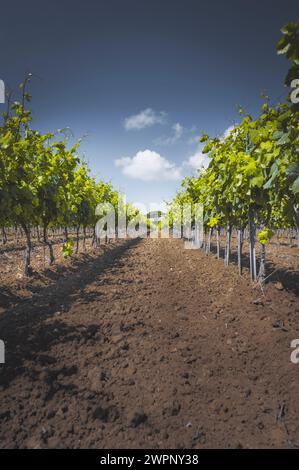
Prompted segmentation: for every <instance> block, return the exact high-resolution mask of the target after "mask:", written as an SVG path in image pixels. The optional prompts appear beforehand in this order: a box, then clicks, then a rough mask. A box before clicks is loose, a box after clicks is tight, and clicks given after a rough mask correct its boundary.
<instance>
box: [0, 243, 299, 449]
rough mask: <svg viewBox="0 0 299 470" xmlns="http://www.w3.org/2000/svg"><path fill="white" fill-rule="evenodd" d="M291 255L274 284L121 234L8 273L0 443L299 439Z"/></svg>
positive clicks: (298, 314)
mask: <svg viewBox="0 0 299 470" xmlns="http://www.w3.org/2000/svg"><path fill="white" fill-rule="evenodd" d="M294 250H295V251H294ZM294 253H295V254H294ZM291 255H292V263H293V266H292V268H293V269H289V270H287V269H284V266H283V265H280V266H279V267H278V268H277V271H276V273H275V276H278V278H277V279H275V278H274V275H273V279H272V280H273V282H270V283H269V284H268V285H267V286H266V288H265V290H264V292H262V291H261V289H260V288H259V287H255V288H254V287H253V286H252V284H251V283H250V281H249V280H248V276H247V274H245V275H244V276H243V277H239V276H238V275H237V273H236V268H235V266H233V265H232V266H230V267H229V268H227V269H226V270H225V269H224V267H223V262H222V261H219V260H216V259H215V258H214V256H213V255H210V256H209V257H207V256H206V255H205V254H204V253H203V252H201V251H199V250H186V249H184V247H183V242H182V241H180V240H171V239H170V240H130V241H129V240H128V241H119V242H114V243H112V244H110V245H107V246H106V247H105V249H104V250H103V253H102V254H101V256H99V254H98V253H95V252H91V253H89V254H88V255H87V254H86V255H81V256H78V257H75V258H74V259H73V260H72V261H67V262H65V263H64V264H60V265H56V266H55V267H54V268H52V269H50V270H48V271H45V272H43V273H41V274H39V275H37V274H36V275H35V276H34V277H33V278H32V279H31V280H29V281H26V280H24V279H23V278H22V276H21V275H20V276H19V278H17V280H14V281H13V282H12V285H11V286H9V285H8V281H7V279H11V278H10V276H11V274H10V272H9V269H8V267H6V268H5V269H7V273H6V272H5V271H3V272H2V273H3V274H2V277H3V276H6V279H2V281H3V282H2V286H3V288H2V293H1V297H0V303H1V304H2V315H1V317H0V338H1V339H3V340H4V341H5V345H6V364H5V365H1V366H0V423H1V426H0V446H1V447H2V448H6V447H21V448H24V447H25V448H47V447H50V448H56V447H63V448H65V447H68V448H77V447H85V448H86V447H87V448H138V447H142V448H204V447H209V448H210V447H221V448H223V447H224V448H227V447H233V448H236V447H244V448H248V447H249V448H261V447H296V446H299V424H298V414H299V380H298V374H299V364H297V365H296V364H292V363H291V361H290V354H291V348H290V342H291V340H293V339H295V338H299V302H298V297H297V296H296V294H297V293H298V292H297V289H298V271H297V272H296V271H295V268H296V267H297V269H298V250H297V249H296V248H293V249H289V250H288V249H287V248H286V249H285V251H283V256H287V257H288V256H291ZM12 256H15V255H12ZM285 259H287V258H283V260H285ZM294 260H295V261H294Z"/></svg>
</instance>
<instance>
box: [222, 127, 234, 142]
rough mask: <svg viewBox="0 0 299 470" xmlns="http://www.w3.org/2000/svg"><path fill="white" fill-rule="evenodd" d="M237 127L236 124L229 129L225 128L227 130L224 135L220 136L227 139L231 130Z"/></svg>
mask: <svg viewBox="0 0 299 470" xmlns="http://www.w3.org/2000/svg"><path fill="white" fill-rule="evenodd" d="M234 128H235V126H229V127H228V128H227V129H225V131H224V132H223V134H222V136H221V137H220V138H221V140H224V139H226V137H228V136H229V134H230V133H231V131H232V130H233V129H234Z"/></svg>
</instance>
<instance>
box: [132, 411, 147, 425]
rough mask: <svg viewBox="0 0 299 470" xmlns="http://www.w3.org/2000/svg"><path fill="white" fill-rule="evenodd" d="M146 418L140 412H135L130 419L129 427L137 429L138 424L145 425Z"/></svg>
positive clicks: (142, 412)
mask: <svg viewBox="0 0 299 470" xmlns="http://www.w3.org/2000/svg"><path fill="white" fill-rule="evenodd" d="M147 420H148V416H147V415H146V414H145V413H144V411H142V410H138V411H135V412H134V413H133V415H132V417H131V419H130V426H131V427H133V428H137V427H138V426H140V424H144V423H146V422H147Z"/></svg>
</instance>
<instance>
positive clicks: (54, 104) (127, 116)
mask: <svg viewBox="0 0 299 470" xmlns="http://www.w3.org/2000/svg"><path fill="white" fill-rule="evenodd" d="M298 10H299V8H298V2H297V0H296V1H294V0H285V1H284V2H273V1H272V0H271V1H270V0H260V1H257V0H252V1H250V2H247V1H240V0H238V1H237V0H227V1H225V2H224V1H220V0H218V1H215V0H214V1H212V0H209V1H207V0H202V1H199V0H197V1H196V0H163V1H162V0H138V1H137V0H109V1H108V0H107V1H101V0H99V1H95V0H93V1H91V0H85V1H84V2H82V1H77V0H73V1H70V0H60V1H56V0H53V1H51V2H40V1H36V0H28V1H26V2H23V1H22V2H21V1H14V2H7V3H6V4H5V5H1V29H0V40H1V45H2V48H1V62H0V79H3V80H4V82H5V84H6V85H9V86H10V87H11V88H14V89H16V90H17V88H18V83H20V82H21V81H22V79H23V77H24V75H25V73H27V72H32V73H33V74H34V78H33V80H32V83H31V88H30V91H31V94H32V95H33V101H32V106H33V110H34V119H35V121H34V123H35V126H36V127H37V128H39V129H41V130H55V129H58V128H64V127H66V126H69V127H70V128H71V129H72V132H73V133H74V135H75V137H76V138H80V137H82V136H85V138H84V140H83V144H82V149H81V151H82V154H84V155H85V156H86V159H87V160H88V162H89V165H90V167H91V170H92V172H93V173H94V174H96V175H97V176H98V177H102V178H105V179H109V180H111V181H112V182H113V184H114V185H115V186H116V188H118V189H120V190H122V191H124V192H125V193H126V194H127V197H128V199H129V200H131V201H140V202H144V203H150V202H152V203H155V202H156V203H159V202H161V201H163V200H164V199H170V198H171V197H172V196H173V195H174V193H175V190H176V189H177V188H178V187H179V182H180V178H181V177H182V176H183V175H186V174H190V172H192V171H194V168H195V167H196V166H197V165H198V164H199V163H200V149H199V148H198V143H197V141H196V137H198V136H199V135H200V133H201V132H203V131H205V132H207V133H209V134H212V135H214V134H222V133H223V132H224V131H225V130H226V129H227V128H228V127H229V126H231V125H232V124H233V123H234V122H236V120H237V119H238V114H237V112H236V106H237V105H238V104H242V105H243V106H244V107H245V109H246V110H247V111H249V112H252V113H256V112H257V110H258V109H259V107H260V105H261V103H262V100H261V97H260V94H261V92H262V91H265V90H266V91H267V93H268V94H269V95H270V97H271V98H272V99H273V100H274V101H276V100H277V99H279V98H282V97H283V96H284V94H285V93H286V90H285V89H284V87H283V80H284V76H285V74H286V70H287V68H288V63H287V61H286V60H285V59H284V58H283V57H279V56H277V55H276V51H275V45H276V42H277V40H278V38H279V37H280V31H279V30H280V27H281V26H283V25H284V24H285V23H286V22H288V21H291V20H293V19H295V18H297V17H298ZM2 106H3V105H0V110H1V107H2ZM190 157H191V158H190Z"/></svg>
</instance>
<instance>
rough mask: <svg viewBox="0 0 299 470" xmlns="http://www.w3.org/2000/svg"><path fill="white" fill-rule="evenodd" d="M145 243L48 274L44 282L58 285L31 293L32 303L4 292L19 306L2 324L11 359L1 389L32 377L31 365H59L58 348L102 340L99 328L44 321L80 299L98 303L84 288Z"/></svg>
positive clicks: (0, 372) (0, 376)
mask: <svg viewBox="0 0 299 470" xmlns="http://www.w3.org/2000/svg"><path fill="white" fill-rule="evenodd" d="M140 241H141V239H131V240H126V241H125V242H124V243H122V244H121V245H117V246H109V245H108V246H107V247H105V249H104V253H102V254H101V255H100V256H99V257H97V258H94V257H92V256H90V255H84V257H83V259H82V258H81V259H80V260H76V261H75V262H74V263H73V264H72V266H70V267H60V269H59V272H53V271H51V270H48V271H46V272H44V273H43V277H44V276H47V277H48V278H49V279H51V280H52V281H53V282H52V283H51V285H49V286H47V287H41V288H36V287H35V288H34V289H32V292H33V297H32V298H30V299H28V300H24V299H23V300H20V299H19V298H17V297H16V296H15V295H11V293H10V292H7V291H6V292H5V293H4V292H3V291H2V293H1V294H2V297H4V294H5V300H6V303H7V306H8V305H9V304H11V303H13V302H16V303H17V305H16V306H15V307H8V308H7V309H6V311H5V312H4V313H3V314H2V316H1V318H0V336H1V339H2V340H3V341H4V343H5V359H6V361H5V364H4V365H0V385H2V386H4V387H7V386H8V385H9V383H10V381H11V380H12V379H14V378H15V377H16V376H18V375H19V374H23V373H24V372H26V373H30V371H26V370H25V368H24V361H26V360H34V361H37V362H38V363H42V362H44V364H47V363H48V364H51V363H53V362H55V358H51V357H50V356H48V355H47V354H46V352H47V351H48V350H49V349H50V348H51V347H52V346H53V345H55V344H57V343H62V342H68V341H72V342H74V341H75V342H78V344H82V342H86V341H94V340H97V341H99V340H101V333H100V332H99V331H100V325H89V326H87V327H86V325H84V324H82V325H77V326H76V327H74V326H70V325H67V324H66V323H65V322H63V321H62V320H57V321H54V322H51V325H47V324H46V323H45V321H46V320H47V318H49V317H51V316H53V315H54V314H55V313H56V312H57V311H60V312H61V313H62V312H67V311H68V310H69V308H70V306H71V305H72V303H73V302H75V301H76V300H77V299H78V298H82V299H83V302H85V301H87V300H94V295H95V294H93V293H92V294H91V293H88V294H86V293H85V292H84V288H85V287H86V286H87V285H88V284H90V283H92V282H94V281H95V279H100V277H101V274H103V273H104V272H105V271H106V270H107V269H109V268H111V267H116V268H117V267H118V266H119V265H121V264H123V261H124V258H126V257H127V256H128V255H129V252H130V250H131V249H134V247H135V246H136V245H138V244H139V243H140ZM90 296H91V297H90ZM0 301H1V298H0ZM2 305H3V304H2ZM3 306H4V307H5V305H3ZM47 361H48V362H47ZM32 378H33V377H32ZM33 379H34V378H33Z"/></svg>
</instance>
